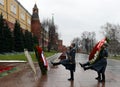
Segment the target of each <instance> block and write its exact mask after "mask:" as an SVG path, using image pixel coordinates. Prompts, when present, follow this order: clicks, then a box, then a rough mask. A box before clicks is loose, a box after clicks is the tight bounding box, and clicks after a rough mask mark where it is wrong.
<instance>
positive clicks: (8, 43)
mask: <svg viewBox="0 0 120 87" xmlns="http://www.w3.org/2000/svg"><path fill="white" fill-rule="evenodd" d="M3 37H4V44H3V45H4V46H3V47H4V52H11V51H12V48H13V42H12V33H11V31H10V29H9V27H8V25H7V23H4V27H3Z"/></svg>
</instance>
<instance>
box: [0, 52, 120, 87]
mask: <svg viewBox="0 0 120 87" xmlns="http://www.w3.org/2000/svg"><path fill="white" fill-rule="evenodd" d="M86 58H87V56H86V55H84V54H77V55H76V62H77V64H76V72H75V77H74V81H68V80H67V79H68V78H69V77H70V72H69V71H68V70H66V69H65V68H64V66H62V65H59V66H56V67H51V68H50V70H49V71H48V74H47V75H45V76H42V77H41V76H40V70H39V67H37V65H36V68H37V75H36V76H35V75H34V73H33V72H32V71H31V68H30V67H29V66H28V65H26V64H25V65H24V69H23V70H21V71H20V72H18V73H14V74H11V75H8V76H6V77H4V78H0V87H120V74H119V73H120V61H116V60H108V66H107V70H106V82H105V83H99V82H98V81H97V80H95V77H96V76H97V73H96V72H95V71H93V70H87V71H84V70H83V69H82V68H81V67H80V65H79V62H81V63H83V62H86ZM40 77H41V78H40Z"/></svg>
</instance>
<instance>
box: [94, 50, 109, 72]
mask: <svg viewBox="0 0 120 87" xmlns="http://www.w3.org/2000/svg"><path fill="white" fill-rule="evenodd" d="M107 57H108V51H107V49H106V48H104V49H102V50H101V51H100V53H99V59H98V60H97V61H96V62H95V63H94V64H92V68H93V69H94V70H96V71H97V72H105V69H106V66H107V59H106V58H107Z"/></svg>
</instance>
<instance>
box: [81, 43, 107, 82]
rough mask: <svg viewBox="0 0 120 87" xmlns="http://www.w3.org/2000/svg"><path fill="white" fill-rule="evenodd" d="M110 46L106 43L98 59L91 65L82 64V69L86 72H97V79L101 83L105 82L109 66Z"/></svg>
mask: <svg viewBox="0 0 120 87" xmlns="http://www.w3.org/2000/svg"><path fill="white" fill-rule="evenodd" d="M107 46H108V44H107V43H105V44H104V45H103V46H102V48H101V50H100V52H99V55H98V59H97V60H96V61H95V62H94V63H92V64H90V63H89V62H87V63H85V64H81V63H80V65H81V67H83V68H84V70H88V69H92V70H95V71H97V73H98V77H97V78H96V79H97V80H98V81H99V82H105V70H106V66H107V57H108V50H107Z"/></svg>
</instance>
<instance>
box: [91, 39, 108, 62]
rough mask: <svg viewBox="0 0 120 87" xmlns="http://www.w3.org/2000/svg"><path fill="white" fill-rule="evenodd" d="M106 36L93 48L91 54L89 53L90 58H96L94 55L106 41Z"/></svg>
mask: <svg viewBox="0 0 120 87" xmlns="http://www.w3.org/2000/svg"><path fill="white" fill-rule="evenodd" d="M105 41H106V38H104V39H102V40H101V41H99V42H98V43H97V44H96V45H95V47H94V48H93V49H92V51H91V53H90V55H89V60H91V59H93V58H94V55H95V54H96V52H97V51H99V50H100V48H101V47H102V45H103V44H104V43H105Z"/></svg>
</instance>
